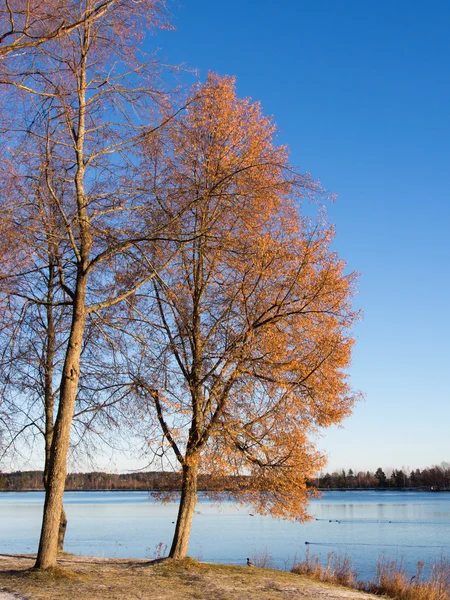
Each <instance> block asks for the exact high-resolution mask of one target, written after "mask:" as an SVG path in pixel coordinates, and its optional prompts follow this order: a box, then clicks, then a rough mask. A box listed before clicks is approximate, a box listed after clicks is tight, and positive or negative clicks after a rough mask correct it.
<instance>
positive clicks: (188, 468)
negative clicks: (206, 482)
mask: <svg viewBox="0 0 450 600" xmlns="http://www.w3.org/2000/svg"><path fill="white" fill-rule="evenodd" d="M197 475H198V464H197V462H195V463H194V464H192V463H191V464H185V465H183V483H182V487H181V498H180V507H179V509H178V518H177V524H176V527H175V533H174V536H173V542H172V547H171V549H170V553H169V557H170V558H185V557H186V555H187V549H188V544H189V535H190V533H191V525H192V517H193V515H194V509H195V505H196V503H197Z"/></svg>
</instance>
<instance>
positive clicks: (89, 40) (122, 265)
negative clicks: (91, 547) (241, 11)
mask: <svg viewBox="0 0 450 600" xmlns="http://www.w3.org/2000/svg"><path fill="white" fill-rule="evenodd" d="M17 6H19V5H17ZM40 6H41V7H46V6H50V3H45V2H41V3H40ZM68 6H69V8H70V11H69V13H68V14H69V15H70V16H71V20H70V21H69V20H66V22H71V23H74V22H76V21H77V19H78V18H79V17H78V15H79V14H80V11H81V9H82V11H84V12H83V14H84V15H86V14H88V13H89V14H93V11H95V10H96V8H97V7H98V6H100V4H99V3H98V2H95V1H94V0H87V1H86V2H81V1H77V2H73V3H70V5H68ZM110 6H111V8H114V11H113V10H111V11H105V12H103V13H101V14H100V13H98V15H97V16H98V18H96V19H95V20H93V19H86V18H85V19H84V20H83V22H82V23H80V24H79V25H78V26H77V28H76V29H74V30H72V31H66V32H65V34H64V35H56V36H53V38H51V39H49V38H48V37H47V38H46V43H45V44H41V45H39V44H37V45H35V46H34V48H33V52H32V54H25V55H24V56H21V55H17V56H15V55H13V58H12V59H11V60H10V59H9V58H8V73H7V75H8V76H7V77H6V81H7V82H8V85H9V86H10V87H9V89H10V96H9V97H8V98H7V99H6V100H5V104H4V106H5V110H7V109H10V111H11V112H10V119H11V120H14V118H15V116H16V114H15V113H17V117H18V119H17V122H16V125H15V127H14V128H12V132H13V134H14V136H15V137H14V138H13V141H12V143H11V145H10V146H9V147H8V152H9V153H10V155H9V156H8V165H10V168H11V172H10V173H9V175H8V180H9V181H11V182H12V183H11V184H10V187H11V188H13V189H14V190H15V193H16V195H17V198H18V201H17V202H15V203H14V205H13V207H12V211H13V217H12V222H14V223H15V224H16V225H17V226H18V232H19V239H20V244H21V247H23V248H24V252H25V254H28V255H29V256H31V262H32V265H33V269H32V272H34V273H36V274H37V275H39V274H40V273H42V272H43V271H44V270H47V269H48V268H49V266H50V256H51V254H49V253H45V252H44V253H41V252H40V250H41V249H42V248H43V247H44V248H46V247H47V242H48V240H47V233H48V232H47V230H43V229H42V222H41V219H40V214H41V212H42V210H43V208H42V206H41V203H42V205H43V207H44V210H45V211H46V212H47V214H48V213H50V214H52V215H53V214H55V215H56V216H57V227H56V229H55V231H54V232H53V234H52V240H51V241H52V244H53V245H54V247H55V248H57V249H58V251H59V254H58V256H59V262H58V264H57V268H56V270H57V282H55V284H57V286H58V298H57V299H55V300H54V301H53V300H51V301H50V300H48V299H36V298H35V297H32V296H30V293H29V285H30V277H31V275H32V273H30V272H29V271H28V270H26V271H24V270H20V269H15V271H14V272H12V273H6V274H5V277H4V278H3V283H2V293H3V294H4V297H9V296H11V295H12V296H14V297H15V298H20V299H21V300H22V301H23V302H24V303H27V302H35V301H36V300H37V302H38V304H39V303H40V304H41V305H42V307H52V308H56V307H59V306H64V307H66V310H67V312H66V314H67V318H68V320H69V322H70V325H69V328H68V331H67V334H66V338H65V344H64V349H63V351H62V365H61V368H60V370H59V371H58V377H59V382H58V385H57V388H58V391H59V392H58V402H57V411H56V415H55V421H54V426H53V429H52V438H51V445H50V452H49V457H48V473H47V486H46V497H45V505H44V515H43V524H42V531H41V538H40V545H39V552H38V557H37V562H36V566H37V567H40V568H48V567H52V566H54V565H55V564H56V554H57V541H58V529H59V523H60V516H61V511H62V497H63V492H64V482H65V477H66V470H67V467H66V461H67V452H68V447H69V440H70V430H71V425H72V419H73V414H74V408H75V401H76V398H77V394H78V390H79V379H80V369H81V368H82V360H81V359H82V352H83V347H84V344H85V342H86V331H87V327H88V324H89V323H91V322H94V321H95V320H97V321H101V311H102V310H104V309H105V308H106V307H109V306H111V305H114V304H116V303H119V302H121V301H123V300H124V299H125V298H127V297H129V296H130V295H132V294H133V293H134V292H135V291H136V289H137V288H138V287H139V286H140V285H142V284H143V283H144V282H145V281H148V280H150V279H151V278H152V277H154V276H155V274H156V271H157V268H158V267H159V266H161V263H158V261H157V260H154V261H153V263H152V264H153V269H152V270H151V272H149V270H148V265H149V264H150V263H151V261H152V258H153V255H154V253H155V243H156V240H157V239H158V237H159V236H161V235H162V234H163V231H164V227H165V222H166V221H165V219H166V220H167V218H166V215H163V214H162V213H161V212H160V211H158V210H157V209H156V208H155V203H154V202H153V200H154V198H153V196H152V193H151V191H150V192H149V193H148V194H144V193H143V192H142V186H141V187H139V181H140V172H141V169H140V165H139V154H138V153H137V152H136V150H135V147H136V144H137V141H139V140H142V138H143V137H144V136H151V135H152V127H151V126H150V127H149V125H148V124H149V123H152V122H153V123H156V129H157V128H158V127H159V126H160V125H161V120H162V116H161V111H160V110H159V106H160V105H161V104H164V103H165V101H166V99H167V96H166V95H165V94H164V93H163V90H161V89H155V86H154V85H153V83H154V81H155V73H156V71H157V70H158V66H157V64H156V63H155V61H152V60H150V61H147V62H139V61H138V60H137V58H136V48H137V44H138V42H139V40H140V37H141V34H142V33H143V31H144V30H145V28H146V27H147V26H149V27H150V26H154V25H155V24H156V25H157V24H158V20H159V15H160V11H161V10H162V9H163V8H164V3H163V2H157V1H154V0H142V1H140V2H135V1H134V0H129V1H123V2H115V3H110ZM68 10H69V9H68ZM49 23H50V25H51V24H52V21H51V19H50V21H49ZM36 26H37V27H38V28H39V27H40V24H37V25H36ZM125 34H126V35H125ZM27 35H28V37H32V34H31V31H30V30H28V34H27ZM33 35H34V34H33ZM36 39H37V38H36ZM39 39H41V38H39ZM27 60H29V61H31V62H28V63H26V61H27ZM23 61H25V62H23ZM24 64H27V65H28V68H22V66H23V65H24ZM20 101H22V102H23V104H21V103H20ZM13 104H14V106H13ZM12 109H14V112H13V111H12ZM22 123H24V125H23V124H22ZM20 131H22V135H21V136H20V135H19V132H20ZM30 146H31V147H32V148H33V149H36V150H37V152H38V154H39V156H40V157H42V156H44V157H45V159H46V160H45V161H43V162H42V161H40V163H42V164H43V165H44V166H43V184H44V185H43V188H40V195H39V196H37V195H34V196H32V197H29V196H28V195H27V193H26V190H27V186H26V182H28V181H29V179H30V178H33V177H35V176H36V173H35V172H34V171H33V172H31V173H30V171H29V170H28V168H27V165H28V164H29V161H27V160H23V157H22V153H24V152H28V150H29V148H30ZM8 202H9V199H8V197H7V196H6V195H4V196H2V205H6V204H7V203H8ZM169 220H170V219H169ZM143 264H145V265H146V271H145V273H144V270H143V269H142V265H143ZM5 282H7V285H6V284H5ZM11 282H12V283H11Z"/></svg>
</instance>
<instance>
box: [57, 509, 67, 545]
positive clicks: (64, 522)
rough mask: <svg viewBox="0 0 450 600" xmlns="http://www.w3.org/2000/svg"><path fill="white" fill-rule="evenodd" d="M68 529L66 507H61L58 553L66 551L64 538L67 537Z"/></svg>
mask: <svg viewBox="0 0 450 600" xmlns="http://www.w3.org/2000/svg"><path fill="white" fill-rule="evenodd" d="M66 529H67V515H66V511H65V510H64V506H62V507H61V518H60V520H59V530H58V552H62V551H63V550H64V538H65V537H66Z"/></svg>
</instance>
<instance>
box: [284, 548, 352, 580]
mask: <svg viewBox="0 0 450 600" xmlns="http://www.w3.org/2000/svg"><path fill="white" fill-rule="evenodd" d="M292 572H293V573H297V574H298V575H308V576H309V577H314V579H319V580H320V581H326V582H328V583H337V584H339V585H345V586H346V587H351V588H358V584H357V574H356V573H355V572H354V571H353V569H352V562H351V559H350V557H349V556H348V555H347V554H344V555H340V554H336V553H335V552H330V554H328V558H327V564H326V566H323V565H321V564H320V562H319V557H318V556H315V555H314V554H313V555H312V556H311V555H310V553H309V550H307V552H306V559H305V560H303V561H302V562H299V563H297V564H295V565H294V567H293V569H292Z"/></svg>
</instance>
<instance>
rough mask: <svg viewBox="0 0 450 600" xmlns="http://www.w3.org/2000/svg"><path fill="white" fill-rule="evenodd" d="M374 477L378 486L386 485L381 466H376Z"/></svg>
mask: <svg viewBox="0 0 450 600" xmlns="http://www.w3.org/2000/svg"><path fill="white" fill-rule="evenodd" d="M375 478H376V479H377V480H378V486H379V487H386V480H387V477H386V474H385V473H384V471H383V469H382V468H381V467H378V469H377V470H376V472H375Z"/></svg>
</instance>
